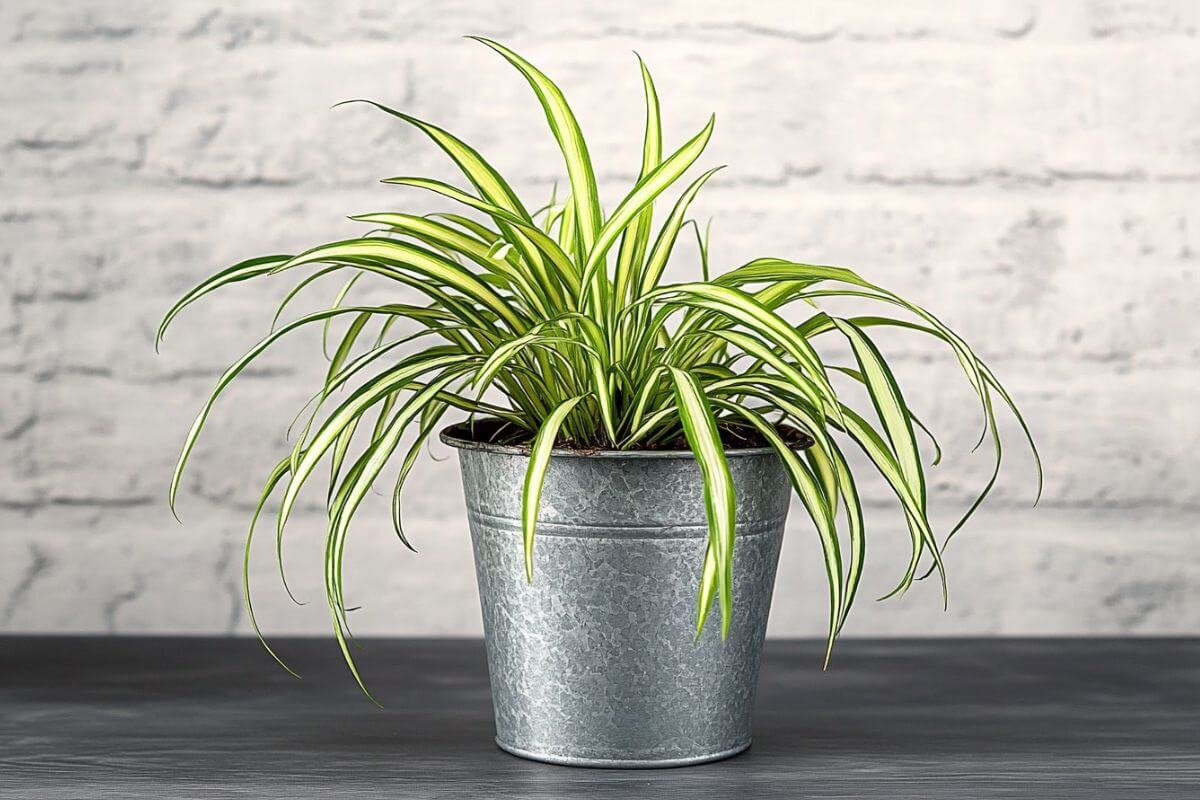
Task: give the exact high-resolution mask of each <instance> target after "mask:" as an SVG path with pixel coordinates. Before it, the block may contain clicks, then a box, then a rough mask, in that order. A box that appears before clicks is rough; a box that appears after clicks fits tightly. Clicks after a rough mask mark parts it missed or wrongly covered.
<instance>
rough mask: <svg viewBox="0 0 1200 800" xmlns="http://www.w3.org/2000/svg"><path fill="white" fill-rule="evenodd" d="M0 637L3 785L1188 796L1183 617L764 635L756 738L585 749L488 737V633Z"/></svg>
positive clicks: (214, 793)
mask: <svg viewBox="0 0 1200 800" xmlns="http://www.w3.org/2000/svg"><path fill="white" fill-rule="evenodd" d="M278 644H279V648H280V650H281V651H282V652H283V653H284V654H285V657H289V658H290V660H291V661H292V662H293V663H294V665H295V666H296V667H298V668H299V669H300V671H301V672H302V674H304V676H305V679H304V680H303V681H297V680H295V679H293V678H291V677H289V676H288V675H286V674H284V673H282V672H281V671H280V670H278V668H276V667H275V666H274V665H273V663H272V662H271V661H270V660H269V659H268V658H267V657H266V655H265V654H264V653H263V652H262V651H261V649H260V647H259V645H258V643H257V642H255V641H253V640H246V639H207V638H171V639H166V638H65V637H64V638H57V637H45V638H39V637H8V638H0V797H3V798H5V799H6V800H7V799H8V798H12V800H38V799H39V798H90V797H104V798H109V797H112V798H118V797H119V798H140V797H169V798H184V797H198V798H199V797H203V798H220V797H280V798H284V797H286V798H297V799H299V798H329V797H339V796H356V797H379V798H423V797H462V798H494V797H520V798H543V797H576V796H578V797H585V796H586V797H589V798H601V797H620V798H627V797H653V798H674V797H679V798H688V800H696V799H697V798H721V799H723V800H725V799H732V800H747V799H748V798H754V797H781V798H782V797H787V798H799V797H840V798H845V797H886V798H910V797H911V798H928V797H939V798H940V797H946V798H1015V797H1029V798H1068V797H1079V798H1109V797H1111V798H1159V797H1164V798H1165V797H1171V798H1197V797H1200V640H1196V639H1125V640H1095V639H1090V640H1089V639H1082V640H1081V639H1073V640H1072V639H1068V640H1053V639H1040V640H1012V639H1007V640H1006V639H999V640H995V639H993V640H979V639H951V640H929V641H913V640H905V641H897V640H893V641H861V640H858V641H855V640H848V641H845V642H842V643H841V644H840V645H839V648H838V650H837V651H836V654H835V662H834V665H833V667H832V668H831V669H830V671H829V672H828V673H824V674H822V673H821V671H820V669H819V666H818V645H817V644H816V643H814V642H784V641H772V642H769V643H768V645H767V652H766V657H765V663H764V666H763V675H762V683H761V687H760V689H759V699H758V711H757V718H756V725H755V739H754V745H753V747H751V749H750V750H749V752H747V753H745V754H744V755H742V756H739V757H737V758H734V759H731V760H729V761H724V762H720V763H716V764H709V765H704V766H699V767H686V768H682V769H669V770H590V769H573V768H569V767H554V766H549V765H546V764H538V763H534V762H530V761H523V760H521V759H517V758H514V757H512V756H509V755H506V754H505V753H502V752H500V751H499V750H497V749H496V748H495V746H494V745H493V744H492V729H491V724H492V723H491V708H490V699H489V696H488V687H487V677H486V668H485V664H484V658H483V647H482V644H481V643H480V642H477V641H470V640H374V641H368V642H366V643H365V644H364V648H365V649H364V651H363V656H362V659H361V663H362V665H363V668H364V670H365V673H366V676H367V678H368V680H369V682H370V683H371V685H372V687H373V689H374V690H375V691H376V692H377V694H378V696H379V697H380V698H381V699H382V700H383V701H384V703H385V704H387V706H388V708H387V710H385V711H379V710H377V709H375V708H374V707H373V706H371V705H369V704H368V703H367V701H366V700H364V699H363V698H362V697H361V695H359V694H358V692H357V689H355V688H354V686H353V685H352V682H351V680H350V678H349V676H348V674H346V673H345V671H344V669H343V667H342V666H341V663H340V661H339V656H338V654H337V653H336V647H335V646H334V645H333V644H331V643H330V642H326V641H321V640H283V641H280V642H279V643H278Z"/></svg>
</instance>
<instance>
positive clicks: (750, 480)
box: [441, 426, 789, 767]
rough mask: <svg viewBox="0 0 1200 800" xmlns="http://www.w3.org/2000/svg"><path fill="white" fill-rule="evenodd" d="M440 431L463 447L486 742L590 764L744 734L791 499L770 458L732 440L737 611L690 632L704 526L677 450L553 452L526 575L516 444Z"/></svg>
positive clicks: (523, 458) (680, 753)
mask: <svg viewBox="0 0 1200 800" xmlns="http://www.w3.org/2000/svg"><path fill="white" fill-rule="evenodd" d="M477 430H479V429H478V428H477ZM441 438H442V441H443V442H445V443H446V444H449V445H451V446H453V447H456V448H458V449H459V457H460V461H461V466H462V475H463V487H464V489H465V493H466V501H467V513H468V516H469V519H470V526H471V537H472V541H473V545H474V551H475V570H476V575H477V577H478V581H479V596H480V601H481V605H482V607H483V627H484V633H485V635H486V638H487V656H488V669H489V671H490V675H491V686H492V701H493V705H494V709H495V720H496V743H497V744H498V745H499V746H500V747H501V748H503V749H504V750H507V751H508V752H510V753H513V754H515V755H518V756H523V757H525V758H532V759H536V760H539V761H548V762H551V763H556V764H569V765H577V766H592V767H669V766H681V765H685V764H699V763H703V762H706V761H715V760H717V759H721V758H727V757H729V756H732V755H735V754H737V753H740V752H741V751H743V750H745V749H746V748H747V747H749V746H750V725H751V711H752V707H753V705H754V692H755V688H756V686H757V683H758V669H759V662H760V657H761V654H762V643H763V638H764V635H765V633H766V627H767V614H768V612H769V610H770V606H771V593H772V590H773V589H774V585H775V568H776V564H777V563H778V559H779V547H780V544H781V542H782V539H783V528H784V521H785V519H786V517H787V511H788V496H789V485H788V481H787V476H786V474H785V472H784V469H783V465H782V464H781V463H780V461H779V459H778V457H777V456H776V455H775V454H774V453H773V452H771V451H770V450H769V449H766V448H760V449H745V450H730V451H728V452H727V457H728V460H729V467H730V470H731V472H732V474H733V477H734V482H735V487H736V491H737V541H736V544H735V549H734V561H735V585H734V596H735V603H734V619H733V624H732V627H731V630H730V633H729V637H728V639H726V640H724V641H722V640H721V636H720V620H719V616H718V614H717V611H716V609H715V608H714V609H713V613H712V617H711V618H710V619H709V620H708V621H707V624H706V626H705V630H704V634H703V635H702V636H701V637H700V639H699V640H698V641H696V640H695V614H696V590H697V587H698V581H699V573H700V569H701V566H702V564H703V558H704V548H705V544H706V541H707V536H708V525H707V521H706V518H705V512H704V502H703V481H702V479H701V476H700V470H699V467H698V465H697V464H696V461H695V458H694V456H693V455H692V454H691V453H690V452H687V451H642V452H612V451H605V452H592V453H586V454H585V453H580V452H572V451H567V450H561V451H560V450H556V451H555V452H554V455H553V457H552V458H551V461H550V468H549V470H548V472H547V474H546V479H545V484H544V489H543V492H542V502H541V512H540V514H539V517H538V519H539V523H538V529H537V542H536V545H535V548H534V579H533V583H532V584H529V583H526V581H525V574H524V562H523V558H524V556H523V550H522V544H521V523H520V518H521V487H522V485H523V482H524V478H525V469H526V466H527V465H528V463H529V456H528V451H527V449H525V448H521V447H513V446H502V445H493V444H481V443H479V442H477V441H474V440H473V439H472V437H471V434H470V432H469V431H468V430H467V429H466V428H465V427H463V426H453V427H451V428H448V429H446V430H445V431H443V433H442V437H441ZM714 605H715V604H714Z"/></svg>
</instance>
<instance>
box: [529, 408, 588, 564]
mask: <svg viewBox="0 0 1200 800" xmlns="http://www.w3.org/2000/svg"><path fill="white" fill-rule="evenodd" d="M586 396H587V395H579V396H577V397H572V398H571V399H570V400H565V401H563V402H562V403H560V404H559V405H558V406H557V407H556V408H555V409H554V410H553V411H552V412H550V415H549V416H548V417H546V420H545V421H544V422H543V423H542V426H541V428H539V429H538V433H537V437H536V438H534V440H533V447H532V449H531V451H530V454H529V467H528V469H526V471H525V487H524V489H523V490H522V492H521V534H522V539H523V540H524V542H525V580H527V581H529V582H531V583H532V582H533V537H534V533H535V532H536V530H537V517H538V507H539V506H540V505H541V501H542V482H543V481H544V480H545V479H546V470H547V469H548V468H549V467H550V452H551V451H552V450H553V449H554V441H555V439H557V438H558V431H559V428H561V427H562V424H563V421H564V420H566V418H567V415H568V414H570V413H571V411H573V410H574V408H575V406H577V405H579V402H580V401H581V400H583V399H584V397H586Z"/></svg>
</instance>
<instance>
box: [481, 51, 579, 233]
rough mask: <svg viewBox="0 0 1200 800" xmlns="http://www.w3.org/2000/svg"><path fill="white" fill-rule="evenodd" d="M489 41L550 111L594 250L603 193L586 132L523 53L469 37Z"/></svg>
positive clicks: (548, 116) (560, 95)
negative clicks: (589, 153)
mask: <svg viewBox="0 0 1200 800" xmlns="http://www.w3.org/2000/svg"><path fill="white" fill-rule="evenodd" d="M468 38H471V39H474V40H475V41H477V42H480V43H482V44H485V45H487V46H488V47H490V48H492V49H493V50H495V51H496V52H497V53H499V54H500V55H502V56H504V58H506V59H507V60H508V62H509V63H510V64H512V65H513V66H514V67H516V68H517V70H518V71H519V72H520V73H521V74H522V75H524V76H525V80H527V81H528V82H529V85H530V86H531V87H532V88H533V92H534V94H536V95H537V99H538V102H539V103H541V105H542V110H543V111H545V112H546V121H547V122H548V123H550V130H551V132H552V133H553V134H554V138H555V139H556V140H557V141H558V146H559V148H560V149H561V150H562V154H563V158H564V159H565V160H566V163H567V176H568V177H569V178H570V181H571V202H572V204H573V205H574V207H575V213H576V218H575V222H576V225H578V227H579V235H580V237H581V238H582V242H583V248H584V250H588V251H590V250H591V249H592V246H593V244H594V243H595V241H596V236H597V234H598V233H599V231H600V196H599V193H598V191H597V189H596V176H595V173H594V172H593V171H592V161H591V158H589V156H588V149H587V143H586V142H584V139H583V132H582V131H581V130H580V129H579V123H578V121H576V119H575V114H574V113H573V112H572V111H571V107H570V106H568V105H567V99H566V97H564V96H563V93H562V90H560V89H559V88H558V86H556V85H555V84H554V82H553V81H551V80H550V79H549V78H547V77H546V76H545V75H544V74H542V72H541V71H540V70H538V68H537V67H535V66H533V65H532V64H530V63H529V62H528V61H526V60H525V59H523V58H521V57H520V56H519V55H517V54H516V53H514V52H513V51H512V50H509V49H508V48H507V47H505V46H504V45H502V44H499V43H497V42H493V41H492V40H491V39H484V38H482V37H479V36H471V37H468Z"/></svg>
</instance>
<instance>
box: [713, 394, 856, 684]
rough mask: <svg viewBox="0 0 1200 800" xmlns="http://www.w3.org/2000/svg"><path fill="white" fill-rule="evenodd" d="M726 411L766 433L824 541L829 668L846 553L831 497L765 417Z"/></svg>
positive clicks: (725, 404) (737, 409) (729, 406)
mask: <svg viewBox="0 0 1200 800" xmlns="http://www.w3.org/2000/svg"><path fill="white" fill-rule="evenodd" d="M718 403H719V405H720V406H721V407H722V408H726V409H728V410H730V411H733V412H735V413H737V414H740V415H741V416H742V417H744V418H745V419H746V420H747V421H749V422H750V424H751V425H753V426H754V427H755V429H757V430H758V432H759V433H761V434H762V436H763V438H765V439H766V440H767V441H768V442H769V443H770V445H771V447H772V448H773V449H774V450H775V452H776V453H777V454H778V455H779V457H780V459H781V460H782V461H783V465H784V467H786V469H787V473H788V478H789V479H790V480H791V482H792V488H794V489H795V490H796V495H797V496H798V497H799V498H800V500H801V501H802V502H803V504H804V508H805V510H806V511H808V514H809V517H811V518H812V521H813V524H814V525H815V526H816V528H817V533H818V535H819V536H820V539H821V550H822V552H823V553H824V555H825V577H826V581H827V582H828V584H829V635H828V637H827V639H826V643H825V665H826V666H828V665H829V656H830V654H831V653H832V652H833V642H834V639H835V638H836V637H837V631H838V622H839V619H840V614H841V611H842V596H843V591H844V586H843V584H842V552H841V546H840V545H839V543H838V536H837V528H836V527H835V526H834V521H833V508H832V506H831V503H830V497H829V496H828V495H826V493H825V491H824V489H823V487H822V484H821V482H820V481H819V480H818V479H817V478H816V477H815V476H814V475H813V474H812V472H811V471H810V470H809V469H808V467H807V466H805V464H804V461H803V460H801V459H800V457H799V456H797V455H796V453H795V452H794V451H793V450H792V448H791V447H789V446H788V444H787V442H785V441H784V440H783V437H782V436H780V435H779V433H778V432H777V431H776V430H775V427H774V426H773V425H771V424H770V423H769V422H767V421H766V420H765V419H763V418H762V416H761V415H759V414H756V413H754V412H753V411H750V410H749V409H747V408H743V407H741V406H738V405H735V404H733V403H729V402H726V401H723V400H722V401H718Z"/></svg>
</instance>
